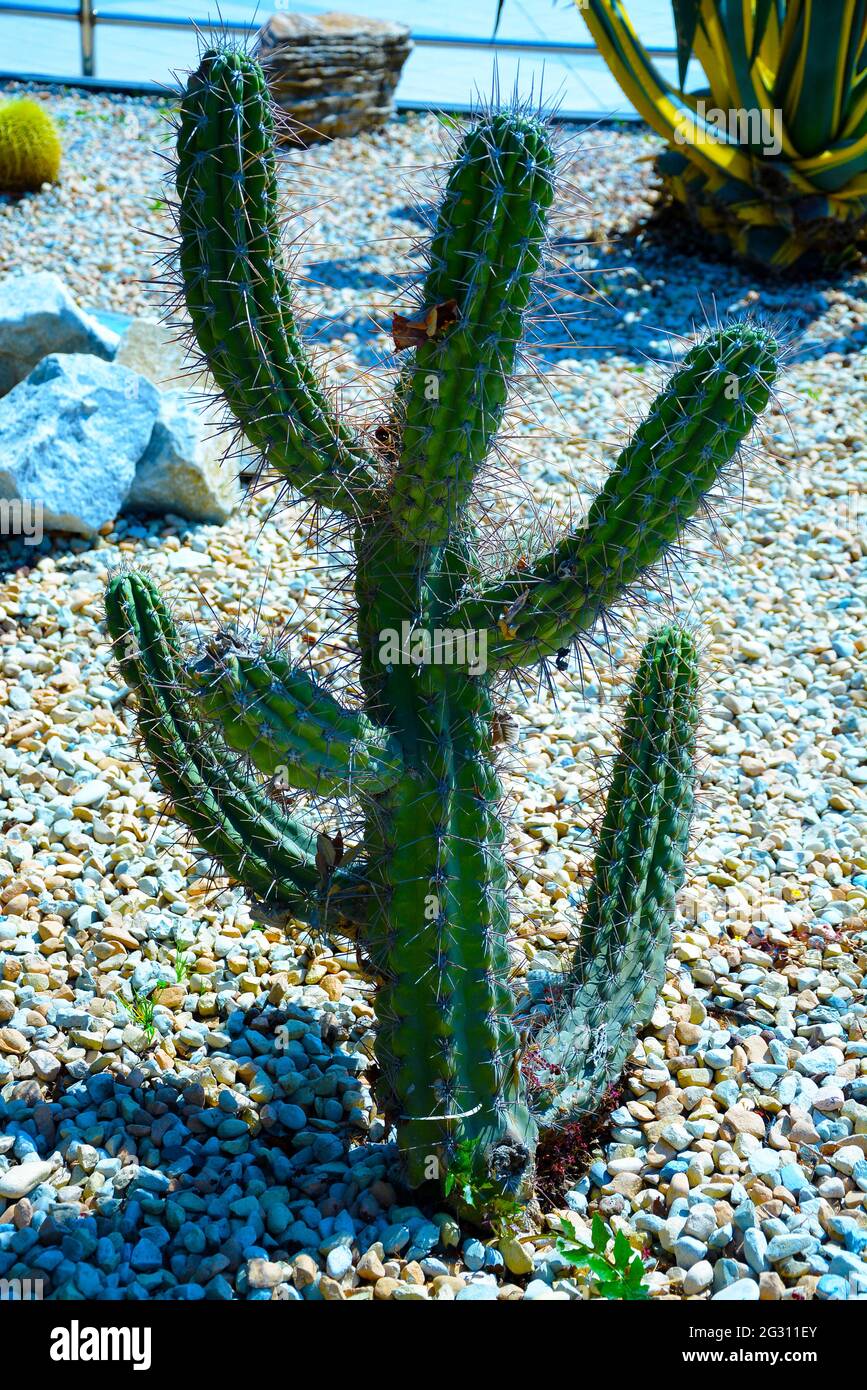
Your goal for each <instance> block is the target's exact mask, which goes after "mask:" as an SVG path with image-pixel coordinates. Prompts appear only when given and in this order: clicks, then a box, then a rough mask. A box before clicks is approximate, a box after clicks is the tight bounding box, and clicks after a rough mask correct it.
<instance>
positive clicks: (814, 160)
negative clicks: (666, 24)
mask: <svg viewBox="0 0 867 1390" xmlns="http://www.w3.org/2000/svg"><path fill="white" fill-rule="evenodd" d="M577 2H578V0H576V3H577ZM579 8H580V10H581V13H582V14H583V16H584V19H585V21H586V23H587V26H588V28H589V30H590V32H591V34H592V35H593V38H594V39H595V41H596V44H597V45H598V48H599V51H600V53H601V54H602V56H603V57H604V58H605V60H606V62H607V64H608V66H609V67H610V69H611V71H612V72H613V74H614V76H615V77H616V78H617V81H618V82H619V84H620V86H621V87H622V89H623V91H624V93H625V94H626V96H627V97H628V98H629V99H630V101H631V102H632V103H633V105H634V106H635V108H636V110H637V111H638V112H639V113H640V114H641V115H642V116H643V117H644V119H645V120H646V121H647V122H648V124H649V125H650V126H652V127H653V129H654V130H655V131H656V132H657V133H658V134H659V135H661V136H662V137H663V139H664V140H665V141H666V142H667V144H668V146H669V148H668V150H667V151H666V152H665V153H664V154H663V155H661V156H660V158H659V161H658V164H659V169H660V172H661V173H662V175H663V178H664V179H665V182H666V185H667V188H668V190H669V192H670V194H671V196H672V197H673V198H675V199H676V200H677V201H678V202H680V203H682V204H683V205H684V206H685V207H686V208H687V209H688V210H689V212H690V214H691V215H692V216H693V217H694V218H695V219H696V221H697V222H698V223H699V225H700V226H701V227H703V228H704V229H706V230H707V231H708V232H709V233H710V234H711V236H712V238H713V239H714V240H716V241H718V242H719V243H720V245H722V244H724V243H728V245H729V246H730V247H732V248H733V249H734V250H735V251H737V252H738V253H739V254H741V255H746V256H750V257H752V258H753V259H756V260H759V261H761V262H762V263H763V264H765V265H770V266H773V267H776V268H782V267H786V266H790V265H793V264H795V263H796V262H797V261H798V260H799V259H800V258H801V257H802V256H804V255H805V254H807V253H815V254H817V255H818V257H819V258H820V259H822V260H825V261H828V262H829V263H839V262H841V261H845V260H847V259H850V258H851V257H852V255H854V254H855V252H856V247H857V245H858V243H859V242H860V241H861V240H864V239H867V0H821V3H820V0H672V8H673V11H674V20H675V30H676V35H677V63H678V73H679V83H680V85H679V87H678V86H675V85H674V84H672V83H670V82H668V81H666V79H665V78H664V77H663V76H662V75H661V73H660V72H659V70H658V69H657V68H656V67H655V65H654V64H653V62H652V61H651V59H650V56H649V54H648V53H647V50H646V49H645V48H644V46H643V45H642V43H641V41H640V39H639V38H638V36H637V34H636V33H635V30H634V29H633V27H632V24H631V23H630V20H629V16H628V14H627V11H626V8H625V5H624V3H623V0H580V3H579ZM693 57H694V58H695V59H697V61H698V62H699V63H700V65H701V67H702V69H703V71H704V74H705V77H706V88H705V90H704V91H701V92H695V93H689V92H686V91H684V90H683V87H684V83H685V74H686V70H687V66H688V64H689V61H690V59H691V58H693Z"/></svg>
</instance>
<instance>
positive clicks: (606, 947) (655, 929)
mask: <svg viewBox="0 0 867 1390" xmlns="http://www.w3.org/2000/svg"><path fill="white" fill-rule="evenodd" d="M697 721H698V661H697V654H696V649H695V643H694V642H693V640H692V638H691V637H690V636H689V634H688V633H686V632H684V631H682V630H680V629H678V628H676V627H672V626H669V627H665V628H662V629H661V630H660V631H659V632H657V633H656V634H655V635H654V636H652V637H651V638H650V639H649V640H648V641H647V643H646V644H645V647H644V650H643V652H642V655H641V659H640V662H639V665H638V670H637V672H636V677H635V682H634V685H633V688H632V692H631V694H630V698H629V701H628V704H627V707H626V712H625V718H624V722H623V728H622V732H621V740H620V749H619V752H618V754H617V757H616V760H615V764H614V771H613V776H612V780H611V786H610V789H609V793H608V798H607V802H606V807H605V817H604V820H603V824H602V831H601V835H600V839H599V845H598V848H597V852H596V858H595V863H594V871H593V880H592V883H591V886H590V889H589V892H588V896H587V906H586V911H585V914H584V920H583V923H582V926H581V932H580V937H579V942H578V946H577V949H576V951H575V955H574V960H573V963H572V968H571V970H570V972H569V976H568V978H567V980H566V982H565V985H564V986H563V988H562V990H561V991H559V993H558V995H557V997H556V999H555V1003H554V1006H553V1017H552V1018H551V1020H550V1021H549V1022H547V1023H546V1024H545V1025H544V1026H543V1027H542V1029H541V1030H540V1031H539V1032H538V1033H537V1034H536V1036H535V1039H534V1049H535V1052H536V1060H537V1062H540V1063H541V1066H539V1067H537V1069H536V1070H537V1073H541V1075H542V1076H543V1077H544V1078H545V1080H546V1081H547V1083H548V1085H547V1089H546V1090H545V1092H544V1093H543V1099H542V1104H543V1106H544V1109H545V1120H546V1123H550V1122H551V1121H552V1120H555V1119H558V1118H563V1117H565V1116H567V1115H569V1114H576V1113H580V1112H582V1111H587V1110H591V1109H593V1108H594V1107H595V1106H596V1105H597V1104H598V1103H599V1101H600V1100H601V1098H602V1096H603V1094H604V1092H605V1090H606V1089H607V1087H608V1086H609V1085H610V1084H611V1083H612V1081H614V1080H615V1079H616V1078H617V1076H618V1075H619V1074H620V1071H621V1070H622V1067H623V1064H624V1062H625V1060H626V1058H627V1056H628V1055H629V1052H630V1050H631V1048H632V1045H633V1042H634V1040H635V1035H636V1033H637V1030H638V1029H639V1028H640V1027H642V1026H643V1025H644V1024H645V1023H647V1021H648V1019H649V1018H650V1015H651V1013H652V1012H653V1008H654V1006H655V1003H656V1000H657V998H658V995H659V991H660V989H661V988H662V986H663V984H664V983H665V962H666V957H667V956H668V953H669V951H670V949H671V939H672V930H673V924H674V915H675V905H674V903H675V895H676V893H677V891H678V889H679V888H680V886H681V884H682V883H683V878H684V856H685V853H686V849H687V844H688V840H689V825H690V819H691V815H692V808H693V799H694V791H693V784H694V772H693V761H694V755H695V731H696V724H697Z"/></svg>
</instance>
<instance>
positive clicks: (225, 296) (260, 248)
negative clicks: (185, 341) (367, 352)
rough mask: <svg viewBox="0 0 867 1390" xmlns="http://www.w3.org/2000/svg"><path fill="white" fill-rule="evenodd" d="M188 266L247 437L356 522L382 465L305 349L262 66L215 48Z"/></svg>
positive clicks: (202, 74)
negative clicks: (283, 238) (282, 224)
mask: <svg viewBox="0 0 867 1390" xmlns="http://www.w3.org/2000/svg"><path fill="white" fill-rule="evenodd" d="M177 151H178V155H177V169H176V187H177V194H178V231H179V234H180V252H179V260H180V270H181V279H182V283H183V290H184V295H185V298H186V302H187V308H188V311H189V314H190V318H191V321H192V326H193V332H194V334H195V338H196V341H197V343H198V346H199V348H200V350H201V352H202V354H203V356H204V357H205V359H206V360H207V363H208V366H209V368H210V370H211V372H212V374H213V376H214V378H215V380H216V381H217V383H218V385H219V387H220V389H221V390H222V392H223V394H224V395H225V397H226V400H227V401H228V403H229V405H230V407H231V409H232V411H233V413H234V415H235V416H236V418H237V420H238V422H239V424H240V426H241V428H242V430H243V432H244V434H245V435H246V436H247V438H248V439H249V440H250V442H251V443H252V444H253V445H254V446H255V447H256V448H258V449H260V450H261V451H262V453H263V454H264V455H265V457H266V458H267V460H268V462H269V464H270V465H271V467H273V468H274V469H276V471H277V472H279V473H281V474H282V475H283V476H284V477H286V478H287V479H288V481H289V482H290V483H291V485H292V486H293V487H294V488H295V489H296V490H297V491H298V492H300V493H302V494H303V495H304V496H305V497H308V498H309V499H310V500H311V501H315V502H318V503H322V504H323V505H325V506H328V507H331V508H333V509H335V510H337V511H341V512H344V513H346V514H347V515H355V514H356V513H357V511H358V510H359V508H361V507H363V505H364V503H365V501H366V500H367V501H369V500H370V498H371V496H372V494H373V493H374V491H375V490H376V487H377V467H376V462H375V460H374V459H373V457H372V456H371V455H369V454H368V453H367V452H366V451H365V450H364V449H363V448H362V447H361V446H360V445H359V444H358V443H357V442H356V441H355V440H354V439H353V437H352V434H351V433H350V431H349V430H348V429H347V428H346V427H345V426H344V425H342V424H341V423H340V421H339V420H338V419H337V416H336V415H335V413H334V411H333V410H332V408H331V405H330V404H329V402H328V400H327V398H326V396H325V394H324V392H323V390H322V388H321V386H320V384H319V382H318V381H317V379H316V376H315V373H314V371H313V368H312V366H311V364H310V362H309V360H308V357H307V354H306V352H305V349H304V346H303V344H302V342H301V338H300V335H299V333H298V329H297V326H296V324H295V319H294V315H293V309H292V293H291V287H290V283H289V280H288V277H287V276H286V273H285V271H284V269H283V265H282V251H281V245H280V233H279V222H278V192H277V177H276V166H275V158H274V149H273V120H272V116H271V109H270V104H269V99H268V93H267V88H266V86H265V80H264V77H263V76H262V72H261V69H260V68H259V66H258V64H256V63H255V62H254V61H253V60H252V59H251V58H249V57H247V55H245V54H241V53H234V52H223V53H217V52H209V53H207V54H206V55H205V57H204V58H203V60H202V62H201V64H200V66H199V68H198V69H197V71H196V72H195V73H194V74H193V75H192V76H191V78H190V80H189V82H188V84H187V87H186V90H185V92H184V95H183V99H182V101H181V108H180V118H179V129H178V139H177Z"/></svg>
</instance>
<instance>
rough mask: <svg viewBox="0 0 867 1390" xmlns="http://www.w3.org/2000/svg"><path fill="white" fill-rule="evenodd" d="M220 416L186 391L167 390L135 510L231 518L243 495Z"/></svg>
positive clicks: (139, 478) (136, 488)
mask: <svg viewBox="0 0 867 1390" xmlns="http://www.w3.org/2000/svg"><path fill="white" fill-rule="evenodd" d="M223 453H224V441H223V439H222V438H221V436H220V435H219V434H218V433H216V432H215V424H214V420H213V418H212V417H211V416H209V415H208V414H207V413H205V412H203V411H202V410H201V407H200V406H199V405H198V404H197V403H196V401H195V400H194V399H192V398H191V397H190V396H188V395H187V394H186V393H185V392H183V391H164V392H163V393H162V395H161V397H160V405H159V414H158V415H157V420H156V424H155V425H154V430H153V434H152V436H151V440H150V443H149V445H148V447H147V450H146V452H145V454H144V455H143V457H142V458H141V460H140V462H139V465H138V468H137V469H136V474H135V479H134V481H133V484H132V487H131V488H130V491H129V495H128V497H127V507H129V508H130V509H131V510H132V511H141V512H158V513H161V514H164V513H166V512H173V513H174V514H175V515H176V516H184V517H189V519H190V520H191V521H211V522H221V521H225V520H226V519H227V517H229V516H230V515H231V514H232V512H233V511H234V509H235V507H237V505H238V503H239V502H240V500H241V490H240V487H239V485H238V480H237V472H238V468H237V463H234V462H233V461H228V462H226V463H225V464H224V463H223V462H222V458H223Z"/></svg>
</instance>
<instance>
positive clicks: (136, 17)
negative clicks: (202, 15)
mask: <svg viewBox="0 0 867 1390" xmlns="http://www.w3.org/2000/svg"><path fill="white" fill-rule="evenodd" d="M276 8H279V5H278V6H277V7H276ZM284 8H288V6H284ZM7 14H8V15H21V16H31V17H38V18H40V19H65V20H73V21H76V22H77V23H78V26H79V32H80V41H81V44H80V46H81V76H82V77H84V78H87V79H95V78H96V54H95V44H94V38H95V33H96V28H97V25H106V26H123V25H129V26H132V27H134V28H148V29H200V30H203V31H204V32H207V31H208V30H210V29H214V28H219V29H221V30H227V31H229V32H231V33H245V34H249V33H254V32H255V31H256V30H257V29H259V28H261V22H260V21H258V20H252V19H251V20H231V19H220V20H218V21H214V20H213V19H194V18H181V17H180V16H172V15H154V14H150V15H148V14H141V13H139V12H136V11H129V12H124V11H109V12H108V13H101V12H100V11H99V10H98V9H97V8H96V7H95V6H94V3H93V0H79V3H78V5H77V7H75V8H74V9H70V8H66V7H64V6H62V5H16V4H6V3H5V0H0V18H2V16H3V15H7ZM412 41H413V43H414V44H417V45H429V46H431V47H446V48H493V49H503V50H509V49H519V50H521V51H522V52H529V53H534V52H535V53H574V54H582V53H583V54H590V53H596V52H598V50H597V48H596V45H595V44H594V43H557V42H555V41H553V40H551V41H549V40H547V39H504V38H489V39H486V38H477V37H470V36H464V35H460V34H429V33H413V35H412ZM647 52H648V53H649V54H650V56H651V58H674V57H676V50H675V49H673V48H656V47H649V48H648V49H647ZM52 80H53V81H55V82H56V81H60V80H61V79H59V78H56V77H55V78H53V79H52ZM118 85H119V86H124V85H126V84H124V83H119V84H118ZM143 85H150V84H143ZM154 85H156V84H154Z"/></svg>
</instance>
